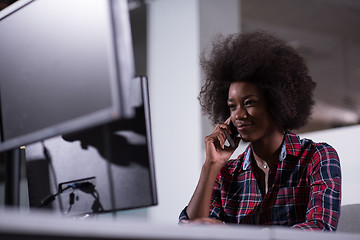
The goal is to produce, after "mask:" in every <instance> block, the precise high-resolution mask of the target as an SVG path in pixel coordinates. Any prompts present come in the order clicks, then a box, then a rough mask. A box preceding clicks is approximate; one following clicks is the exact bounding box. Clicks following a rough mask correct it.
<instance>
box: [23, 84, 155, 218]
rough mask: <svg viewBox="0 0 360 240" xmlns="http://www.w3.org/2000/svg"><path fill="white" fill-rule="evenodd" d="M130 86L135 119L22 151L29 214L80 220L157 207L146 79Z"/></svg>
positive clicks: (28, 147) (55, 138) (123, 120)
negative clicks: (47, 213) (44, 211)
mask: <svg viewBox="0 0 360 240" xmlns="http://www.w3.org/2000/svg"><path fill="white" fill-rule="evenodd" d="M132 85H133V87H132V91H131V94H132V96H133V98H132V103H133V105H134V108H135V115H134V117H132V118H129V119H121V120H118V121H115V122H112V123H109V124H105V125H101V126H98V127H95V128H92V129H88V130H86V131H82V132H79V133H73V134H69V135H62V136H56V137H52V138H49V139H46V140H45V141H44V142H43V144H41V143H40V142H37V143H33V144H30V145H26V150H25V153H26V154H25V155H26V168H27V178H28V189H29V200H30V206H31V209H32V210H38V209H48V210H51V211H54V212H57V213H59V212H60V213H62V214H64V215H66V216H84V215H86V214H95V213H96V214H97V213H104V212H110V211H116V210H122V209H132V208H140V207H146V206H152V205H155V204H157V193H156V185H155V172H154V161H153V153H152V143H151V123H150V108H149V106H150V105H149V98H148V87H147V81H146V78H145V77H143V78H136V79H134V81H133V82H132Z"/></svg>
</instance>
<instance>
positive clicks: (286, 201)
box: [180, 132, 341, 231]
mask: <svg viewBox="0 0 360 240" xmlns="http://www.w3.org/2000/svg"><path fill="white" fill-rule="evenodd" d="M252 158H253V157H252V153H251V144H249V146H248V147H247V149H246V150H245V152H244V153H243V154H241V155H240V156H239V157H238V159H235V160H229V161H228V162H227V163H226V164H225V166H224V167H223V168H222V170H221V171H220V173H219V174H218V176H217V178H216V181H215V185H214V189H213V194H212V200H211V204H210V214H209V216H210V217H212V218H217V219H220V220H221V221H223V222H225V223H238V224H256V225H285V226H292V227H296V228H302V229H305V230H316V229H317V230H331V231H335V230H336V227H337V224H338V219H339V214H340V202H341V168H340V162H339V157H338V154H337V153H336V151H335V149H334V148H332V147H331V146H330V145H328V144H326V143H314V142H313V141H311V140H309V139H300V138H299V137H298V136H297V135H295V134H293V133H290V132H289V133H287V134H286V135H285V138H284V143H283V145H282V151H281V154H280V157H279V161H278V163H277V164H275V165H274V166H273V167H272V168H271V169H270V170H269V179H268V183H269V190H268V192H267V193H266V195H265V196H262V194H261V192H260V188H259V186H258V184H257V180H256V179H255V175H254V171H253V164H254V163H253V162H254V161H253V160H252ZM182 219H187V215H186V208H185V209H184V210H183V211H182V213H181V214H180V220H182Z"/></svg>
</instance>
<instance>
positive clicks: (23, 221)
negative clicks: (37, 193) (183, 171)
mask: <svg viewBox="0 0 360 240" xmlns="http://www.w3.org/2000/svg"><path fill="white" fill-rule="evenodd" d="M9 236H11V237H12V238H11V239H36V236H43V237H48V238H49V239H51V238H52V237H60V238H57V239H61V238H63V239H84V238H91V239H177V240H179V239H209V240H211V239H221V240H227V239H240V240H245V239H246V240H285V239H286V240H312V239H314V240H315V239H316V240H319V239H326V240H360V234H347V233H339V232H337V233H329V232H304V231H302V230H295V229H289V228H284V227H272V228H269V229H262V228H259V227H255V226H254V227H252V226H244V225H226V224H224V225H164V224H152V223H146V222H135V221H124V220H118V219H116V218H115V219H113V218H111V217H109V218H99V219H91V218H90V219H89V218H87V219H70V218H65V217H61V216H56V215H53V214H48V213H36V214H34V213H32V214H28V213H21V211H18V210H15V211H11V210H9V209H0V239H5V237H9ZM14 236H15V237H14ZM45 239H46V238H45Z"/></svg>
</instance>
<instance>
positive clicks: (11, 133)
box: [0, 0, 134, 152]
mask: <svg viewBox="0 0 360 240" xmlns="http://www.w3.org/2000/svg"><path fill="white" fill-rule="evenodd" d="M0 36H1V43H0V152H3V151H8V150H12V149H15V148H18V147H20V146H22V145H26V144H29V143H32V142H36V141H39V140H43V139H46V138H49V137H52V136H57V135H62V134H67V133H71V132H74V131H79V130H84V129H87V128H90V127H94V126H98V125H101V124H105V123H109V122H111V121H114V120H118V119H124V118H131V117H132V116H133V115H134V110H133V108H132V107H131V106H130V104H129V98H130V97H131V96H130V95H129V94H130V92H131V91H130V83H131V80H132V78H133V77H134V76H133V75H134V62H133V49H132V43H131V31H130V23H129V12H128V6H127V1H122V0H103V1H98V0H76V1H74V0H19V1H17V2H15V3H14V4H12V5H10V6H9V7H7V8H5V9H3V10H2V11H1V12H0Z"/></svg>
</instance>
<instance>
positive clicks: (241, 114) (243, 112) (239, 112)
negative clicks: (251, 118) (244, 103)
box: [235, 107, 247, 119]
mask: <svg viewBox="0 0 360 240" xmlns="http://www.w3.org/2000/svg"><path fill="white" fill-rule="evenodd" d="M246 117H247V111H246V109H244V108H243V107H238V108H237V110H236V112H235V119H244V118H246Z"/></svg>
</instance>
